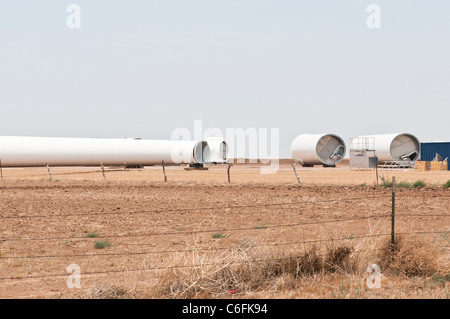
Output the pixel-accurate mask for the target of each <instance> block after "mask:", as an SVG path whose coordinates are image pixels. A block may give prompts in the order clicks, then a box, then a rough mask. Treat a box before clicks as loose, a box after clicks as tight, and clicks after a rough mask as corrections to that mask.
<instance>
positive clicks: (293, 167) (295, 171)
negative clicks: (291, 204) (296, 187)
mask: <svg viewBox="0 0 450 319" xmlns="http://www.w3.org/2000/svg"><path fill="white" fill-rule="evenodd" d="M291 165H292V169H293V170H294V173H295V177H296V178H297V182H298V183H299V184H301V182H300V178H299V177H298V175H297V170H296V169H295V163H294V162H291Z"/></svg>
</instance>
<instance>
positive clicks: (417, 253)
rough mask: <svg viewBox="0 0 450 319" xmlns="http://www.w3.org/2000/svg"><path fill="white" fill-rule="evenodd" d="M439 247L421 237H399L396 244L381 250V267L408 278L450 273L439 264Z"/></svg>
mask: <svg viewBox="0 0 450 319" xmlns="http://www.w3.org/2000/svg"><path fill="white" fill-rule="evenodd" d="M439 260H440V259H439V251H438V246H436V245H435V243H433V242H432V241H430V240H427V239H425V238H424V237H419V236H413V235H409V236H397V237H396V240H395V244H394V245H392V244H391V243H390V242H387V243H385V244H384V245H383V247H382V248H381V253H380V261H379V265H380V267H382V268H383V269H388V270H390V271H392V272H394V273H397V274H401V275H404V276H407V277H414V276H433V275H435V274H442V273H446V272H448V271H449V268H448V265H445V264H442V263H440V262H439Z"/></svg>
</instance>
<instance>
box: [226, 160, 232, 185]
mask: <svg viewBox="0 0 450 319" xmlns="http://www.w3.org/2000/svg"><path fill="white" fill-rule="evenodd" d="M231 165H232V164H231V163H228V167H227V175H228V184H231V178H230V169H231Z"/></svg>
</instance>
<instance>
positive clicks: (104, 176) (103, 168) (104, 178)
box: [100, 163, 106, 182]
mask: <svg viewBox="0 0 450 319" xmlns="http://www.w3.org/2000/svg"><path fill="white" fill-rule="evenodd" d="M100 165H101V166H102V174H103V180H104V181H105V182H106V175H105V167H104V166H103V163H100Z"/></svg>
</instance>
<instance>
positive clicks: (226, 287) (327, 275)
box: [152, 236, 450, 298]
mask: <svg viewBox="0 0 450 319" xmlns="http://www.w3.org/2000/svg"><path fill="white" fill-rule="evenodd" d="M391 248H392V247H391V246H390V245H389V244H386V243H385V242H383V241H381V240H374V239H373V238H369V239H367V240H366V241H364V242H359V243H358V244H350V243H340V244H338V243H331V244H328V245H325V246H322V247H318V246H315V245H314V246H303V247H300V248H296V249H287V248H284V247H282V248H280V247H278V248H276V249H269V248H265V249H262V248H260V247H258V248H257V249H252V248H251V247H250V248H247V249H244V250H242V249H236V250H233V251H227V252H225V253H223V254H221V255H212V256H208V257H205V256H201V255H197V254H194V255H192V256H190V257H191V259H185V258H183V257H182V256H178V258H177V261H178V262H182V264H183V265H189V264H190V263H191V264H192V265H197V266H195V267H192V268H183V269H175V268H174V269H171V270H167V271H166V272H165V273H164V274H163V275H162V276H161V277H160V280H159V282H158V284H157V285H156V287H155V290H154V291H153V292H152V295H153V296H159V297H163V298H228V297H229V296H230V291H233V293H234V294H237V295H238V296H240V297H245V298H247V297H248V298H265V297H267V298H274V297H275V298H298V297H301V298H308V297H312V298H372V297H373V291H371V290H370V289H368V288H367V286H366V283H365V280H366V278H367V277H368V276H369V274H368V273H367V272H366V268H367V265H368V264H370V263H372V262H373V261H374V260H378V264H379V265H380V267H381V269H382V270H383V284H384V286H385V287H386V286H389V287H391V288H390V289H398V287H399V286H405V287H407V289H405V292H403V293H404V294H405V295H404V297H405V298H408V297H407V296H408V294H406V292H407V291H410V292H411V291H414V289H412V288H411V287H410V286H409V285H411V282H410V281H408V280H410V279H408V278H412V277H414V282H417V278H423V279H424V280H426V278H431V279H430V280H431V281H430V282H436V283H441V284H443V286H442V287H439V289H442V290H440V291H439V292H438V293H436V294H437V295H438V296H439V298H442V297H443V296H448V289H447V286H446V285H447V282H448V280H447V279H448V278H450V276H449V267H448V266H449V264H448V260H446V259H442V258H441V257H440V256H441V255H442V254H439V251H438V247H437V246H436V245H434V244H433V243H432V241H431V240H425V239H423V238H419V237H414V236H409V237H399V239H398V242H397V244H396V245H395V248H394V250H392V249H391ZM374 251H376V252H377V253H374ZM440 258H441V259H440ZM387 276H388V277H387ZM405 276H406V277H405ZM386 278H389V280H387V279H386ZM400 282H401V284H400ZM413 286H414V284H413ZM435 286H436V287H438V286H437V285H435ZM433 287H434V286H433ZM411 289H412V290H411ZM436 289H438V288H436ZM300 291H301V295H300V296H299V295H298V294H300ZM388 291H389V290H384V294H387V295H384V294H383V293H379V294H378V295H377V296H378V297H381V298H392V297H396V298H397V297H401V296H402V295H401V294H399V293H398V291H397V292H396V294H397V295H390V294H389V293H388ZM400 291H401V289H400Z"/></svg>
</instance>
